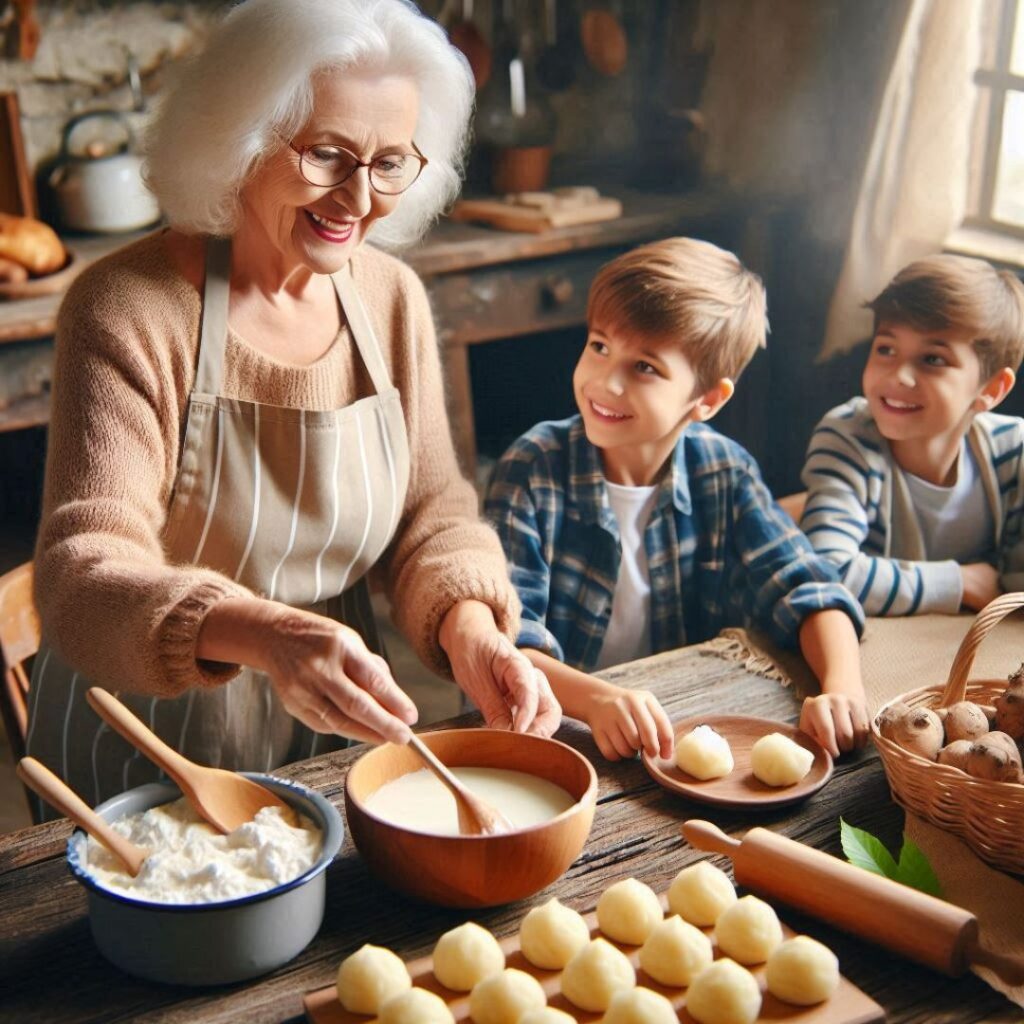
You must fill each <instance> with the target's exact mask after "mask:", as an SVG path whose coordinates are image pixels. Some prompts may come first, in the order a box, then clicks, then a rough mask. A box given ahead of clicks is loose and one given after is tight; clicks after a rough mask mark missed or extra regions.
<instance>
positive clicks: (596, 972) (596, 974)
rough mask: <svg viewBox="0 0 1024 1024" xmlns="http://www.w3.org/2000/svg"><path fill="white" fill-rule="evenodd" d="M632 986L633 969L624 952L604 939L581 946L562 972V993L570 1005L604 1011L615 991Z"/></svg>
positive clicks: (593, 1010)
mask: <svg viewBox="0 0 1024 1024" xmlns="http://www.w3.org/2000/svg"><path fill="white" fill-rule="evenodd" d="M634 985H636V971H634V970H633V965H632V964H631V963H630V962H629V959H628V958H627V956H626V954H625V953H623V952H622V950H620V949H616V948H615V947H614V946H613V945H612V944H611V943H610V942H607V941H606V940H605V939H594V940H593V942H590V943H588V944H587V945H586V946H584V947H583V949H581V950H580V951H579V952H578V953H577V954H576V955H575V956H574V957H573V958H572V959H571V960H570V961H569V962H568V963H567V964H566V965H565V970H564V971H562V995H564V996H565V998H566V999H568V1000H569V1002H570V1003H572V1004H573V1006H578V1007H579V1008H580V1009H581V1010H590V1012H591V1013H604V1011H605V1010H607V1009H608V1004H609V1003H610V1002H611V1001H612V996H613V995H615V993H616V992H619V991H621V990H622V989H626V988H633V986H634Z"/></svg>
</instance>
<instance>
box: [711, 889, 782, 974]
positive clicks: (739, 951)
mask: <svg viewBox="0 0 1024 1024" xmlns="http://www.w3.org/2000/svg"><path fill="white" fill-rule="evenodd" d="M715 942H717V943H718V948H719V949H720V950H721V951H722V952H723V953H724V954H725V955H726V956H731V957H732V958H733V960H738V961H739V962H740V963H741V964H763V963H764V962H765V960H767V959H768V957H769V956H770V955H771V952H772V950H773V949H775V947H776V946H777V945H779V943H780V942H782V925H781V924H779V919H778V917H777V915H776V913H775V911H774V910H773V909H772V908H771V907H770V906H769V905H768V904H767V903H765V901H764V900H759V899H758V898H757V897H756V896H744V897H743V898H742V899H739V900H737V901H736V902H735V903H734V904H733V905H732V906H731V907H727V908H726V909H725V910H724V911H722V915H721V917H719V919H718V921H717V923H716V924H715Z"/></svg>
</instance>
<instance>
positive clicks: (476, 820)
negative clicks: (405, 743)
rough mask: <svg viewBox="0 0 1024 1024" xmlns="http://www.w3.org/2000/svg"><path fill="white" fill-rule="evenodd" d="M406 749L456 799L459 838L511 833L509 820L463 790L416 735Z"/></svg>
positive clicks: (453, 775)
mask: <svg viewBox="0 0 1024 1024" xmlns="http://www.w3.org/2000/svg"><path fill="white" fill-rule="evenodd" d="M409 746H411V747H412V749H413V750H415V751H416V753H417V754H419V755H420V757H422V758H423V760H424V761H426V762H427V767H428V768H429V769H430V770H431V771H432V772H433V773H434V774H435V775H436V776H437V777H438V778H439V779H440V780H441V782H442V783H443V784H444V785H445V786H447V787H448V791H449V792H450V793H451V795H452V796H453V797H455V808H456V810H457V811H458V815H459V832H460V833H461V834H462V835H464V836H494V835H499V834H500V833H502V832H511V831H512V823H511V822H510V821H509V820H508V818H506V817H505V816H504V815H503V814H502V813H501V811H499V810H498V809H497V808H495V807H492V806H491V805H490V804H489V803H488V802H487V801H486V800H481V799H480V797H478V796H476V795H475V794H474V793H472V792H471V791H470V790H468V789H466V787H465V786H464V785H463V784H462V783H461V782H460V781H459V780H458V778H456V776H455V774H454V773H453V772H452V771H451V770H450V769H449V768H448V766H447V765H445V764H443V763H442V762H441V761H439V760H438V758H437V755H436V754H435V753H434V752H433V751H432V750H431V749H430V748H429V747H428V746H427V745H426V744H425V743H424V742H423V740H421V739H420V738H419V736H417V735H416V734H415V733H413V734H412V739H411V740H410V741H409Z"/></svg>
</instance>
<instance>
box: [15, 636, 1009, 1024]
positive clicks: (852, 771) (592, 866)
mask: <svg viewBox="0 0 1024 1024" xmlns="http://www.w3.org/2000/svg"><path fill="white" fill-rule="evenodd" d="M606 675H607V677H608V678H613V679H615V680H616V681H618V682H623V683H626V684H629V685H635V686H640V687H647V688H648V689H651V690H653V691H654V692H655V693H656V694H658V696H659V697H660V698H661V699H662V701H663V702H664V704H665V706H666V708H667V709H668V711H669V714H670V715H671V717H672V718H673V719H679V718H684V717H687V716H690V715H694V714H699V713H701V712H702V711H709V710H712V709H713V710H715V711H719V712H734V713H741V714H748V715H763V716H765V717H769V718H774V719H777V720H782V721H790V722H792V721H795V720H796V717H797V711H798V704H797V701H796V699H795V698H794V697H793V696H792V695H791V694H790V693H789V692H787V691H786V690H784V689H783V688H782V687H780V686H779V685H778V684H777V683H773V682H770V681H768V680H765V679H762V678H760V677H757V676H753V675H750V674H749V673H747V672H745V671H744V670H743V669H742V668H740V667H738V666H737V665H735V664H734V663H731V662H728V661H724V660H722V659H720V658H717V657H713V656H709V655H707V654H702V653H701V652H700V651H699V649H697V648H688V649H684V650H680V651H673V652H669V653H667V654H663V655H659V656H657V657H655V658H650V659H647V660H645V661H642V662H635V663H633V664H631V665H625V666H622V667H620V668H618V669H613V670H610V671H609V672H608V673H606ZM459 721H460V722H461V723H462V724H475V722H474V721H473V719H472V718H469V717H467V718H465V719H461V720H459ZM449 724H450V723H449ZM559 738H560V739H563V740H565V741H566V742H568V743H570V744H572V745H573V746H575V747H577V748H578V749H579V750H581V751H583V752H584V753H585V754H586V755H587V756H588V757H590V758H591V760H592V761H593V762H594V764H595V765H596V766H597V770H598V776H599V778H600V794H599V798H598V807H597V814H596V816H595V819H594V827H593V831H592V832H591V835H590V838H589V840H588V841H587V845H586V847H585V849H584V852H583V854H582V856H581V857H580V858H579V859H578V860H577V861H576V863H575V864H573V866H572V867H571V868H570V869H569V871H568V872H567V873H566V874H565V876H564V877H563V878H561V879H560V880H559V881H558V882H556V883H555V884H554V885H552V886H550V887H549V888H548V889H547V890H545V891H544V892H543V893H540V894H538V895H537V896H536V897H534V898H533V900H531V901H526V903H524V904H515V905H512V906H507V907H499V908H497V909H494V910H490V911H479V912H476V913H474V914H472V915H468V914H466V913H464V912H459V911H449V910H441V909H437V908H433V907H426V906H420V905H412V904H410V903H409V901H408V900H406V899H404V898H403V897H401V896H398V895H396V894H395V893H394V892H392V891H391V890H389V889H388V888H387V887H386V886H384V885H383V884H382V883H380V882H378V881H376V880H375V879H374V878H373V877H372V876H371V875H370V874H369V873H368V871H367V869H366V865H365V864H364V863H363V861H362V860H361V858H360V857H359V855H358V854H357V853H356V851H355V850H354V849H353V848H352V846H351V844H350V843H348V842H346V845H345V847H344V849H343V851H342V854H341V855H340V856H339V858H338V860H337V861H336V862H335V864H334V866H333V867H332V868H331V870H330V873H329V875H328V901H327V914H326V917H325V920H324V924H323V928H322V929H321V931H320V934H319V935H318V937H317V938H316V940H315V941H314V942H313V943H312V945H311V946H310V947H309V948H308V949H307V950H306V951H305V952H304V953H303V954H301V955H300V956H299V957H298V958H297V959H296V960H295V961H293V962H292V963H291V964H288V965H287V966H286V967H284V968H282V969H281V970H279V971H277V972H275V973H274V974H271V975H269V976H268V977H266V978H264V979H261V980H258V981H256V982H253V983H249V984H244V985H238V986H234V987H229V988H223V989H212V990H203V991H193V990H188V989H180V988H171V987H167V986H159V985H153V984H147V983H143V982H140V981H136V980H134V979H132V978H130V977H128V976H126V975H124V974H121V973H120V972H119V971H117V970H116V969H115V968H113V967H111V966H109V965H108V964H107V963H106V962H105V961H104V960H103V959H102V958H101V957H100V955H99V953H97V951H96V949H95V947H94V946H93V944H92V941H91V938H90V935H89V927H88V922H87V919H86V916H85V895H84V893H83V891H82V890H81V888H80V887H79V886H78V884H77V883H76V882H74V881H73V880H72V879H71V877H70V876H69V874H68V872H67V869H66V868H65V866H64V842H65V840H66V839H67V836H68V834H69V833H70V827H69V824H68V823H67V822H66V821H65V822H55V823H52V824H49V825H41V826H38V827H36V828H31V829H26V830H24V831H21V832H17V833H14V834H11V835H8V836H4V837H0V1020H2V1021H11V1022H12V1024H13V1022H17V1024H30V1022H41V1024H61V1022H74V1024H85V1022H87V1021H88V1022H104V1024H110V1022H115V1021H129V1020H131V1021H147V1022H154V1021H165V1022H180V1024H214V1022H218V1024H220V1022H223V1024H228V1022H231V1024H243V1022H244V1024H256V1022H263V1021H267V1022H271V1021H273V1022H278V1021H291V1020H293V1019H298V1018H300V1016H301V1013H302V1009H301V997H302V994H303V993H304V992H307V991H310V990H312V989H317V988H321V987H323V986H324V985H328V984H330V983H332V982H333V979H334V973H335V970H336V968H337V965H338V963H339V961H340V960H341V959H342V957H343V956H345V955H347V954H348V953H350V952H352V951H353V950H354V949H355V948H357V947H358V946H359V945H361V944H362V943H363V942H373V943H376V944H379V945H383V946H389V947H391V948H392V949H394V950H396V951H397V952H398V953H399V954H401V955H402V956H403V957H405V958H407V959H411V958H413V957H417V956H421V955H424V954H426V953H428V952H429V951H430V949H431V948H432V946H433V943H434V942H435V941H436V939H437V937H438V936H439V935H440V934H441V933H442V932H443V931H445V930H446V929H448V928H450V927H453V926H454V925H455V924H457V923H459V922H461V921H463V920H466V919H468V917H470V916H472V917H473V919H475V920H477V921H479V922H480V923H481V924H483V925H485V926H486V927H488V928H490V929H492V930H493V931H494V932H495V933H496V934H497V935H499V936H501V935H506V934H510V933H512V932H513V931H514V930H515V929H516V927H517V926H518V922H519V920H520V918H521V916H522V914H523V912H524V908H525V907H526V906H528V905H532V903H534V902H537V901H539V900H541V899H547V898H548V897H550V896H552V895H557V896H558V897H559V898H560V899H562V900H563V901H565V902H567V903H568V904H570V905H571V906H573V907H575V908H577V909H580V910H588V909H592V908H593V906H594V904H595V902H596V900H597V896H598V895H599V893H600V892H601V890H602V889H603V888H604V886H606V885H607V884H609V883H610V882H611V881H613V880H616V879H618V878H622V877H625V876H627V875H635V876H636V877H638V878H641V879H642V880H644V881H646V882H647V883H649V884H650V885H652V886H653V887H654V888H655V890H656V891H663V890H665V889H666V888H667V887H668V884H669V882H670V881H671V879H672V877H673V876H674V875H675V873H676V872H677V871H678V870H679V869H680V868H681V867H683V866H684V865H686V864H688V863H690V862H692V861H694V860H696V859H699V857H700V856H702V855H701V854H698V853H697V851H695V850H693V849H691V848H690V847H689V846H688V845H687V844H686V843H685V842H684V841H683V839H682V837H681V835H680V831H679V825H680V823H681V822H682V821H683V820H685V819H686V818H690V817H703V818H709V819H711V820H713V821H715V822H716V823H717V824H719V825H720V826H721V827H722V828H724V829H725V830H726V831H728V832H730V833H738V834H742V833H743V832H745V831H746V829H747V828H749V827H751V826H753V825H764V826H767V827H769V828H772V829H775V830H776V831H779V832H781V833H783V834H785V835H788V836H790V837H792V838H794V839H798V840H800V841H801V842H805V843H808V844H810V845H812V846H815V847H817V848H819V849H822V850H827V851H828V852H830V853H833V854H838V853H839V816H840V815H843V816H844V817H845V818H846V820H847V821H850V822H852V823H853V824H856V825H859V826H861V827H863V828H867V829H869V830H870V831H872V832H875V833H876V834H878V835H880V836H881V837H882V839H883V840H884V841H886V842H887V843H888V844H889V845H890V846H892V845H895V844H896V843H897V842H898V839H899V835H900V832H901V830H902V822H903V812H902V811H901V810H900V809H899V808H898V807H896V806H895V805H894V804H893V803H892V802H891V800H890V797H889V790H888V786H887V785H886V781H885V774H884V772H883V770H882V765H881V763H880V761H879V760H878V758H877V756H876V755H875V754H874V752H873V751H866V752H864V753H863V754H860V755H858V756H854V757H850V758H844V759H843V760H842V761H841V762H840V763H839V765H838V766H837V768H836V772H835V775H834V777H833V779H832V780H831V782H830V783H829V784H828V785H827V786H826V787H825V788H824V789H823V790H821V791H820V792H818V793H817V794H815V795H814V796H813V797H811V798H810V799H809V800H808V801H806V802H805V803H803V804H799V805H797V806H796V807H792V808H783V809H779V810H776V811H774V812H761V813H759V814H757V815H755V814H752V813H750V812H746V811H723V810H720V809H717V808H711V807H706V806H702V805H699V804H694V803H690V802H687V801H685V800H683V799H681V798H679V797H677V796H674V795H672V794H670V793H667V792H665V791H664V790H662V789H660V788H659V787H658V786H656V785H655V784H654V783H653V782H652V781H651V779H650V778H649V777H648V775H647V773H646V772H645V771H644V768H643V766H642V764H640V763H639V762H638V761H629V762H625V763H617V764H610V763H608V762H606V761H604V760H603V759H602V758H601V757H600V755H599V754H598V752H597V750H596V748H595V747H594V744H593V742H592V740H591V738H590V735H589V733H588V732H587V731H586V730H584V729H582V728H580V727H579V726H577V725H576V724H575V723H572V722H568V723H566V724H565V725H564V726H563V727H562V730H561V731H560V733H559ZM358 756H359V749H358V748H356V749H353V750H351V751H347V752H343V753H340V754H331V755H326V756H323V757H318V758H314V759H312V760H310V761H304V762H301V763H299V764H296V765H292V766H290V767H289V768H288V769H282V770H281V771H280V774H281V775H287V776H290V777H292V778H296V779H299V780H301V781H302V782H303V783H305V784H306V785H309V786H312V787H314V788H315V789H318V790H320V791H321V792H323V793H324V794H326V795H327V796H328V797H330V798H331V799H332V800H333V801H334V802H335V803H336V804H338V806H342V804H343V795H342V787H343V783H344V779H345V769H346V768H347V766H348V765H349V764H351V763H352V761H353V760H355V758H357V757H358ZM723 866H724V867H727V868H728V864H727V863H726V862H723ZM782 917H783V919H784V920H785V921H786V922H787V923H788V924H790V926H791V927H793V928H794V929H796V930H797V931H800V932H805V933H807V934H810V935H813V936H815V937H817V938H820V939H821V940H823V941H824V942H827V943H828V944H829V945H830V946H831V947H832V948H833V949H834V950H835V951H836V953H837V954H838V956H839V959H840V963H841V967H842V971H843V973H844V974H845V975H846V976H847V977H848V978H849V979H850V980H851V981H852V982H853V983H854V984H856V985H857V986H859V987H860V988H861V989H863V990H864V991H865V992H867V993H868V994H869V995H871V996H872V997H873V998H874V999H875V1000H876V1001H877V1002H878V1003H879V1004H880V1005H881V1006H883V1007H884V1008H885V1010H886V1013H887V1019H888V1020H889V1021H908V1022H909V1021H918V1022H921V1024H925V1022H927V1024H936V1022H957V1024H966V1022H971V1021H999V1022H1009V1021H1016V1022H1019V1021H1021V1020H1022V1019H1024V1013H1022V1011H1021V1010H1020V1008H1019V1007H1016V1006H1014V1005H1013V1004H1011V1003H1010V1002H1008V1001H1007V1000H1006V999H1004V998H1003V997H1002V996H1001V995H999V994H998V993H996V992H994V991H993V990H992V989H990V988H989V987H988V986H987V985H985V984H984V983H983V982H981V981H980V980H979V979H978V978H976V977H975V976H974V975H967V976H966V977H964V978H961V979H957V980H954V979H950V978H946V977H944V976H941V975H938V974H935V973H933V972H931V971H928V970H925V969H924V968H919V967H917V966H915V965H913V964H911V963H909V962H908V961H905V960H901V959H899V958H897V957H895V956H892V955H890V954H888V953H886V952H884V951H882V950H879V949H878V948H876V947H873V946H869V945H867V944H866V943H863V942H860V941H858V940H855V939H853V938H851V937H848V936H845V935H843V934H841V933H839V932H836V931H834V930H832V929H830V928H828V927H826V926H825V925H822V924H820V923H818V922H816V921H813V920H810V919H807V918H803V917H801V916H800V915H797V914H793V913H790V912H786V911H785V910H784V911H783V913H782Z"/></svg>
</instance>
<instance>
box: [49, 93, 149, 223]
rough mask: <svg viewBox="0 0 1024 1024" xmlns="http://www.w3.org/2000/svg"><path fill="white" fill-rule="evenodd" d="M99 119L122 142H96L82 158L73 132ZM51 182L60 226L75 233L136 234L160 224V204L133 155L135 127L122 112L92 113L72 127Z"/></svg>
mask: <svg viewBox="0 0 1024 1024" xmlns="http://www.w3.org/2000/svg"><path fill="white" fill-rule="evenodd" d="M100 119H106V120H114V121H117V122H118V123H119V125H120V126H121V127H122V128H123V129H124V139H123V140H122V141H121V142H120V143H114V144H112V145H110V144H104V143H100V142H94V143H92V144H90V146H89V147H88V148H87V149H86V150H85V151H84V152H81V153H76V152H72V150H71V145H70V143H71V136H72V134H73V133H74V132H75V130H76V129H77V128H78V127H79V126H80V125H82V124H85V123H86V122H87V121H93V120H100ZM90 154H92V155H90ZM49 182H50V186H51V187H52V188H53V190H54V193H55V194H56V196H57V205H58V207H59V209H60V219H61V222H62V224H63V226H64V227H66V228H70V229H71V230H73V231H96V232H104V233H115V232H118V231H134V230H137V229H138V228H144V227H147V226H148V225H150V224H153V223H155V222H156V221H158V220H159V219H160V207H159V206H158V205H157V201H156V198H155V197H154V196H153V193H152V192H150V191H149V189H148V188H146V185H145V183H144V182H143V180H142V158H141V157H140V156H138V155H137V154H136V153H133V152H132V133H131V127H130V125H129V124H128V121H127V119H126V118H125V116H124V115H123V114H122V113H121V112H120V111H118V110H94V111H92V112H90V113H87V114H80V115H79V116H78V117H73V118H72V119H71V120H70V121H68V123H67V124H66V125H65V126H64V136H63V139H62V140H61V150H60V155H59V156H58V158H57V163H56V165H55V166H54V169H53V171H52V172H51V174H50V178H49Z"/></svg>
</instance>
